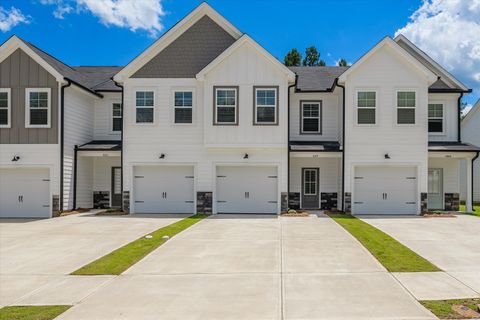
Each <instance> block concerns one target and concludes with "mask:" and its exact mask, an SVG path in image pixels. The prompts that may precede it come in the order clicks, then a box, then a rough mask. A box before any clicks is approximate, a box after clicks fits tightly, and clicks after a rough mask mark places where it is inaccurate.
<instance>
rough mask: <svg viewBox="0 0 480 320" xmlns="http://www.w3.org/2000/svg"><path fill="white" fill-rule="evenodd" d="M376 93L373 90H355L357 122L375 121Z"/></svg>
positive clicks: (370, 122) (371, 122)
mask: <svg viewBox="0 0 480 320" xmlns="http://www.w3.org/2000/svg"><path fill="white" fill-rule="evenodd" d="M376 107H377V93H376V92H375V91H358V92H357V124H375V123H376Z"/></svg>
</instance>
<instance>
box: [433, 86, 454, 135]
mask: <svg viewBox="0 0 480 320" xmlns="http://www.w3.org/2000/svg"><path fill="white" fill-rule="evenodd" d="M458 96H459V94H458V93H429V94H428V103H441V104H443V125H444V129H443V131H444V132H443V133H429V134H428V140H429V141H457V138H458Z"/></svg>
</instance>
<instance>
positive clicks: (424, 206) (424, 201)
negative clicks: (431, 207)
mask: <svg viewBox="0 0 480 320" xmlns="http://www.w3.org/2000/svg"><path fill="white" fill-rule="evenodd" d="M420 210H421V212H422V213H424V212H427V211H428V193H426V192H422V193H420Z"/></svg>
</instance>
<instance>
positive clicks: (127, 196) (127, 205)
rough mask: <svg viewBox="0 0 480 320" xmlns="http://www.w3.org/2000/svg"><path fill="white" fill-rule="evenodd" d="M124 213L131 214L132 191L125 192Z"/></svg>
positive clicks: (123, 198) (123, 199)
mask: <svg viewBox="0 0 480 320" xmlns="http://www.w3.org/2000/svg"><path fill="white" fill-rule="evenodd" d="M122 202H123V206H122V207H123V211H124V212H126V213H130V191H123V197H122Z"/></svg>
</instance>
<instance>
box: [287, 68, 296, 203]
mask: <svg viewBox="0 0 480 320" xmlns="http://www.w3.org/2000/svg"><path fill="white" fill-rule="evenodd" d="M297 80H298V75H297V74H295V83H294V84H292V85H289V86H288V92H287V99H288V101H287V139H288V140H287V141H288V143H287V210H288V209H289V208H290V89H291V88H294V87H296V86H297Z"/></svg>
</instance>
